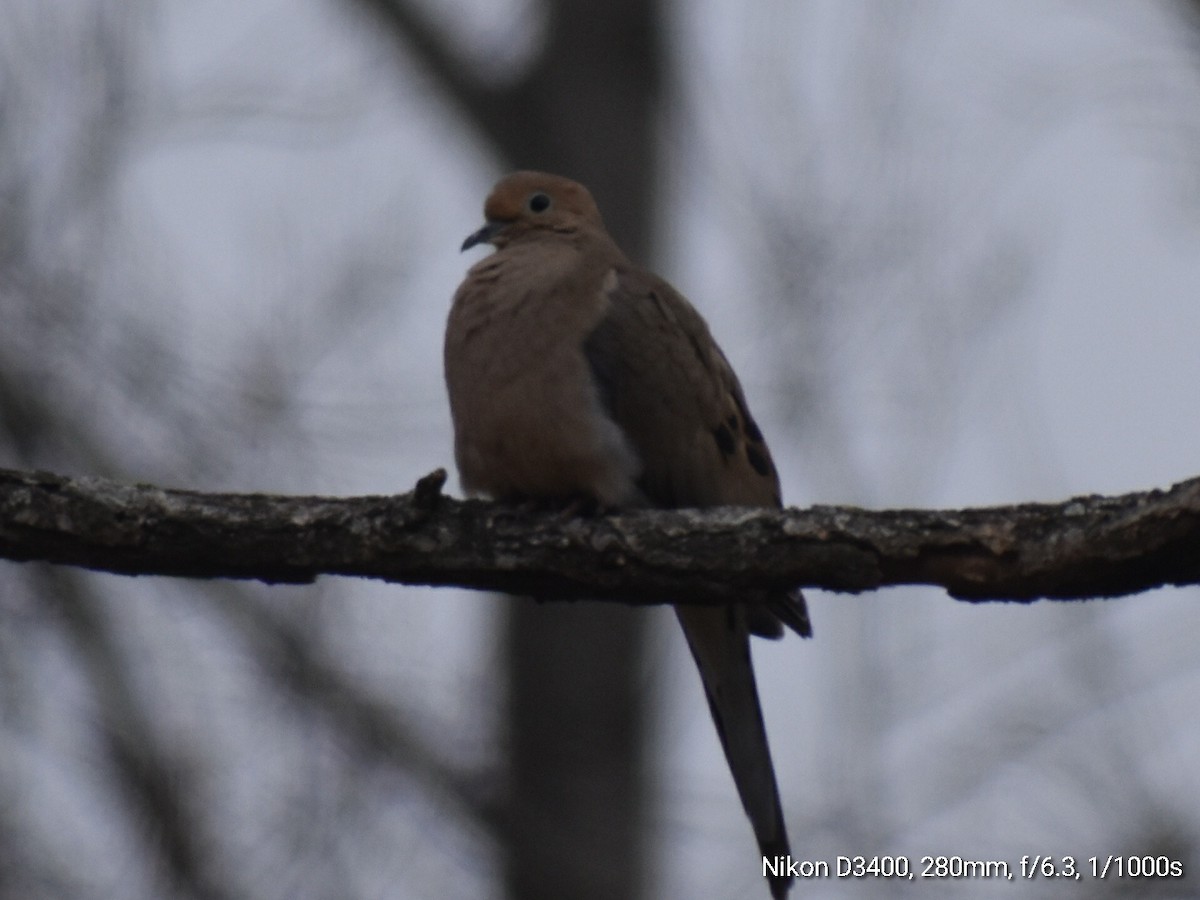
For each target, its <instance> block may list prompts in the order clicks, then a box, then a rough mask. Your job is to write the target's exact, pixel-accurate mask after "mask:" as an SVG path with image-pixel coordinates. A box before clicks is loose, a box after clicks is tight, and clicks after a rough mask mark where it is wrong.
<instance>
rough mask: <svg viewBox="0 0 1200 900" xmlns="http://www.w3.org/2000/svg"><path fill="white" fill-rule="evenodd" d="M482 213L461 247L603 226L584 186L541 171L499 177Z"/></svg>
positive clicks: (503, 242)
mask: <svg viewBox="0 0 1200 900" xmlns="http://www.w3.org/2000/svg"><path fill="white" fill-rule="evenodd" d="M483 215H484V218H485V219H486V220H487V224H485V225H484V226H483V227H482V228H480V229H479V230H478V231H476V232H475V233H474V234H472V235H471V236H470V237H468V238H467V239H466V240H465V241H463V245H462V249H464V250H467V249H469V248H471V247H474V246H475V245H476V244H484V243H487V244H492V245H493V246H494V247H497V248H500V247H503V246H504V245H505V244H508V243H510V242H511V241H513V240H514V239H515V238H517V237H519V236H520V235H523V234H528V233H530V232H537V231H559V232H569V231H573V230H577V229H578V228H579V227H580V226H584V225H586V226H590V227H592V228H599V229H603V228H604V222H603V220H602V219H601V218H600V210H598V209H597V208H596V201H594V200H593V199H592V195H591V194H590V193H588V189H587V188H585V187H584V186H583V185H582V184H578V183H577V182H574V181H571V180H570V179H569V178H563V177H561V176H559V175H548V174H546V173H545V172H513V173H512V174H511V175H506V176H505V177H504V178H501V179H500V181H498V182H497V183H496V186H495V187H494V188H492V192H491V194H489V195H488V198H487V202H486V203H484V205H483Z"/></svg>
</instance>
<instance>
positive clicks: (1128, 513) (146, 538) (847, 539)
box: [0, 469, 1200, 603]
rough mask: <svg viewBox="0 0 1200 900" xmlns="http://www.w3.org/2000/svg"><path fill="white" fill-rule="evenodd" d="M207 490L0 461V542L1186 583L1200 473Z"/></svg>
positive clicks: (751, 583)
mask: <svg viewBox="0 0 1200 900" xmlns="http://www.w3.org/2000/svg"><path fill="white" fill-rule="evenodd" d="M445 477H446V476H445V472H444V471H442V470H440V469H439V470H438V471H436V472H434V473H432V474H431V475H428V476H426V477H425V478H423V479H421V481H420V482H418V484H417V487H416V489H415V490H414V491H412V492H410V493H408V494H402V495H398V496H392V497H383V496H377V497H346V498H331V497H285V496H276V495H266V494H202V493H196V492H192V491H178V490H166V489H163V488H160V487H155V486H151V485H136V486H135V485H126V484H121V483H118V482H113V481H108V480H104V479H99V478H65V477H63V476H60V475H53V474H50V473H43V472H32V473H31V472H16V471H10V470H0V557H5V558H8V559H13V560H21V561H25V560H43V561H46V562H52V563H59V564H65V565H76V566H84V567H87V568H92V569H99V570H103V571H108V572H116V573H121V574H126V575H176V576H184V577H192V578H251V579H258V580H261V581H266V582H308V581H312V580H313V579H315V578H316V577H317V576H318V575H322V574H329V575H357V576H362V577H367V578H380V579H383V580H385V581H393V582H401V583H405V584H425V585H440V586H447V585H457V586H459V587H466V588H476V589H481V590H497V591H504V592H508V593H518V594H530V595H535V596H537V597H541V598H546V599H570V598H581V597H595V598H606V597H607V598H612V599H615V600H618V601H621V602H629V603H660V602H668V601H670V602H677V601H679V600H683V601H684V602H710V603H711V602H728V601H730V600H733V599H740V600H753V599H754V598H755V597H756V596H757V595H759V594H761V593H763V592H765V591H768V590H779V589H781V588H791V587H794V586H797V585H800V586H815V587H822V588H828V589H831V590H839V591H862V590H867V589H871V588H879V587H885V586H888V585H899V584H929V585H938V586H941V587H944V588H945V589H946V590H947V591H949V592H950V593H951V594H952V595H954V596H956V597H961V598H966V599H972V600H983V599H996V600H1023V601H1027V600H1034V599H1038V598H1042V597H1047V598H1059V599H1070V598H1084V597H1111V596H1117V595H1121V594H1129V593H1135V592H1137V591H1143V590H1147V589H1149V588H1153V587H1159V586H1162V585H1169V584H1196V583H1200V478H1194V479H1192V480H1190V481H1185V482H1181V483H1180V484H1177V485H1175V486H1174V487H1172V488H1171V489H1170V490H1167V491H1149V492H1146V493H1136V494H1126V495H1123V496H1118V497H1099V496H1088V497H1077V498H1075V499H1073V500H1069V501H1066V502H1063V503H1056V504H1023V505H1019V506H997V507H990V508H980V509H965V510H874V511H872V510H864V509H857V508H853V507H828V506H826V507H813V508H812V509H807V510H799V509H788V510H783V511H776V510H765V509H733V508H726V509H711V510H703V511H701V510H672V511H652V510H647V511H637V512H628V513H622V514H617V515H610V516H597V517H593V518H567V517H564V516H562V515H557V514H553V513H549V514H547V513H538V512H532V511H529V510H525V509H519V508H513V507H508V506H503V505H497V504H492V503H485V502H482V501H457V500H452V499H450V498H448V497H445V496H443V495H442V494H441V487H442V484H443V483H444V481H445Z"/></svg>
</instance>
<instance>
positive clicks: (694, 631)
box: [443, 171, 812, 900]
mask: <svg viewBox="0 0 1200 900" xmlns="http://www.w3.org/2000/svg"><path fill="white" fill-rule="evenodd" d="M484 219H485V224H484V225H483V226H482V227H481V228H479V229H478V230H477V231H475V232H473V233H472V234H471V235H470V236H469V237H467V239H466V240H465V241H464V242H463V245H462V249H463V250H467V249H470V248H471V247H474V246H476V245H480V244H490V245H491V246H492V247H493V248H494V252H492V253H491V254H489V255H487V256H485V257H483V258H482V259H481V260H480V261H479V262H477V263H475V264H474V265H473V266H472V267H471V268H470V269H469V270H468V272H467V274H466V277H465V278H464V280H463V282H462V284H461V285H460V286H459V288H458V290H457V291H456V292H455V294H454V299H453V302H452V304H451V308H450V313H449V317H448V319H447V323H446V334H445V344H444V348H443V350H444V353H443V357H444V358H443V362H444V368H445V378H446V387H447V393H448V395H449V402H450V413H451V419H452V421H453V425H454V457H455V463H456V465H457V468H458V472H459V480H460V482H461V484H462V487H463V490H464V491H465V492H466V493H468V494H470V495H482V496H487V497H490V498H492V499H493V500H497V501H503V502H512V503H536V504H549V505H555V504H561V508H562V509H564V510H568V509H579V508H580V506H579V505H578V504H580V503H583V504H585V505H586V506H587V507H588V508H592V509H596V510H601V511H607V510H619V509H643V508H651V509H679V508H689V507H692V508H703V507H714V506H750V507H768V508H780V507H781V506H782V499H781V495H780V484H779V476H778V473H777V472H776V469H775V465H774V463H773V461H772V459H771V453H770V451H769V450H768V448H767V444H766V441H765V439H764V438H763V435H762V432H761V431H760V430H759V428H758V425H757V424H756V423H755V421H754V418H753V416H751V414H750V410H749V408H748V406H747V404H746V398H745V395H744V394H743V391H742V387H741V385H740V384H739V382H738V379H737V376H736V375H735V374H734V371H733V369H732V367H731V366H730V364H729V361H728V360H727V359H726V357H725V354H724V353H722V351H721V349H720V347H718V345H717V343H716V341H715V340H714V338H713V336H712V334H711V332H710V330H709V327H708V325H707V323H706V322H705V320H704V318H703V317H702V316H701V314H700V313H699V312H698V311H697V310H696V308H695V307H694V306H692V304H691V303H690V302H688V300H687V299H686V298H685V297H684V296H683V295H682V294H681V293H679V292H678V291H677V290H675V288H673V287H672V286H671V285H670V284H668V283H667V282H666V281H665V280H663V279H662V278H660V277H658V276H657V275H655V274H653V273H652V272H649V271H647V270H646V269H644V268H641V267H639V266H637V265H635V264H634V263H632V262H630V261H629V259H628V258H627V257H626V256H625V254H624V253H623V252H622V251H621V250H620V249H619V248H618V246H617V245H616V243H615V242H614V241H613V239H612V238H611V237H610V236H609V234H608V232H607V230H606V229H605V226H604V221H603V219H602V217H601V215H600V211H599V209H598V208H597V205H596V202H595V201H594V200H593V199H592V195H591V194H590V192H589V191H588V190H587V188H585V187H584V186H583V185H581V184H579V183H577V182H575V181H572V180H570V179H567V178H565V177H562V176H558V175H551V174H547V173H544V172H534V171H518V172H514V173H512V174H509V175H507V176H505V177H503V178H501V179H500V180H499V181H498V182H497V183H496V185H495V186H494V188H493V189H492V191H491V193H490V194H489V195H488V197H487V199H486V201H485V203H484ZM747 599H748V600H749V599H752V598H747ZM754 599H756V601H757V602H744V603H742V602H739V603H732V604H729V605H724V606H720V605H718V606H709V605H697V604H691V605H688V604H682V603H681V604H675V605H674V609H675V613H676V617H677V618H678V620H679V624H680V625H681V626H682V628H683V632H684V635H685V637H686V639H687V644H688V646H689V648H690V650H691V653H692V656H693V659H694V661H695V663H696V666H697V668H698V669H699V672H700V676H701V681H702V682H703V686H704V691H705V694H706V696H707V700H708V705H709V710H710V712H711V714H712V719H713V722H714V724H715V726H716V731H717V735H718V737H719V739H720V742H721V746H722V748H723V750H724V753H725V757H726V760H727V762H728V764H729V768H730V771H731V773H732V775H733V780H734V784H735V786H736V789H737V792H738V795H739V797H740V799H741V802H742V806H743V808H744V809H745V812H746V815H747V817H748V818H749V820H750V823H751V825H752V827H753V830H754V835H755V838H756V840H757V843H758V846H759V849H760V851H761V853H762V855H763V857H765V858H766V860H767V861H777V860H787V859H790V858H791V849H790V844H789V842H788V836H787V830H786V827H785V824H784V817H783V809H782V805H781V803H780V800H779V788H778V785H777V782H776V778H775V771H774V766H773V763H772V761H771V754H770V749H769V746H768V744H767V735H766V729H765V725H764V723H763V714H762V708H761V706H760V703H759V698H758V688H757V685H756V683H755V678H754V669H753V666H752V662H751V657H750V635H751V634H755V635H759V636H762V637H768V638H778V637H781V636H782V635H783V633H784V626H785V625H786V626H787V627H788V628H790V629H791V630H792V631H794V632H796V633H797V634H799V635H800V636H802V637H810V636H811V634H812V628H811V625H810V622H809V617H808V611H807V608H806V606H805V601H804V597H803V596H802V595H801V594H800V592H799V591H798V590H796V591H791V592H778V593H772V594H766V595H764V596H763V597H761V598H754ZM763 871H764V872H765V873H767V875H768V887H769V889H770V892H771V896H772V897H773V898H775V900H780V898H783V897H785V896H786V894H787V892H788V890H789V889H790V887H791V883H792V878H791V877H790V876H789V875H788V874H786V867H784V866H779V867H777V871H775V870H772V869H770V868H768V867H764V869H763Z"/></svg>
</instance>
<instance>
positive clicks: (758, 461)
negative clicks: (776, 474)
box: [746, 444, 774, 477]
mask: <svg viewBox="0 0 1200 900" xmlns="http://www.w3.org/2000/svg"><path fill="white" fill-rule="evenodd" d="M746 459H747V460H749V461H750V465H751V466H753V467H754V471H755V472H757V473H758V474H759V475H762V476H764V477H765V476H767V475H770V474H771V473H772V472H773V471H774V470H773V469H772V467H771V460H770V459H769V458H768V457H767V456H765V455H764V454H763V452H762V451H761V450H759V449H758V447H757V446H756V445H754V444H747V445H746Z"/></svg>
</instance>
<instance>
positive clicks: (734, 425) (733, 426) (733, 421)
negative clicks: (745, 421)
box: [725, 413, 741, 431]
mask: <svg viewBox="0 0 1200 900" xmlns="http://www.w3.org/2000/svg"><path fill="white" fill-rule="evenodd" d="M725 424H727V425H728V426H729V430H730V431H737V430H738V429H739V428H740V427H741V423H740V421H739V420H738V417H737V413H730V415H729V418H728V419H726V420H725Z"/></svg>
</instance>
